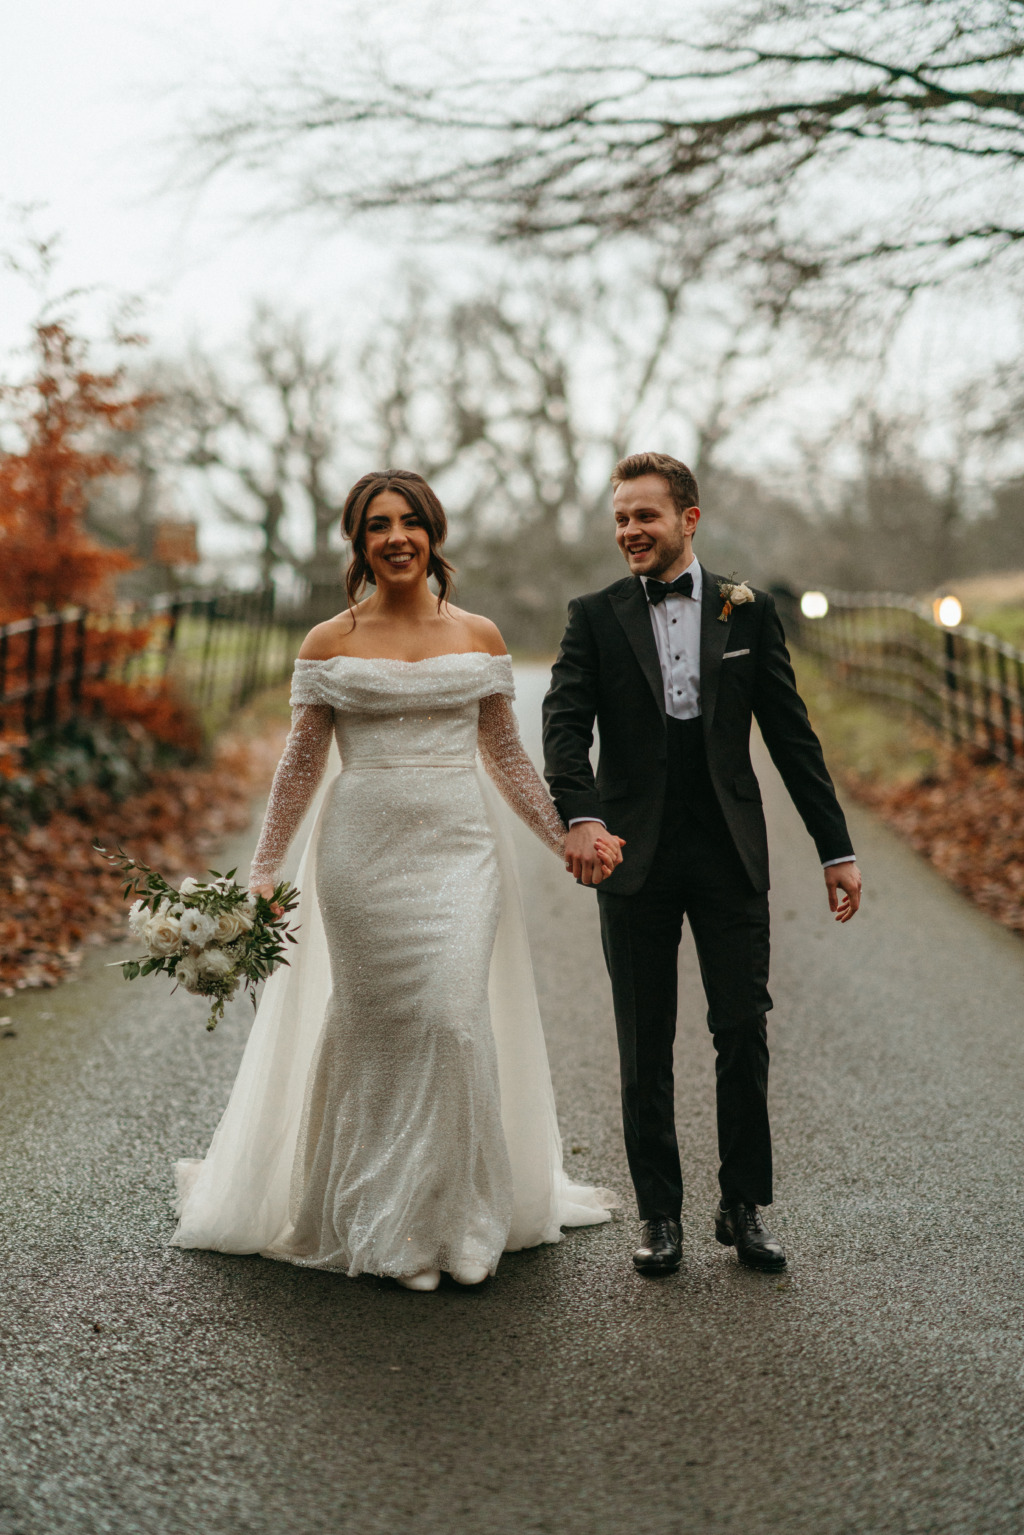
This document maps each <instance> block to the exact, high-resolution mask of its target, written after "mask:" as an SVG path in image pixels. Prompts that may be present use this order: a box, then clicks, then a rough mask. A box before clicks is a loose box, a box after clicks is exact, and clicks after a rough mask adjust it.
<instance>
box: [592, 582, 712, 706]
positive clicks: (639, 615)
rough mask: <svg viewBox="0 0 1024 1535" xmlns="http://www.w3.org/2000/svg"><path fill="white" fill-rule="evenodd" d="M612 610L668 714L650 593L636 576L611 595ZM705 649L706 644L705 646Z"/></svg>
mask: <svg viewBox="0 0 1024 1535" xmlns="http://www.w3.org/2000/svg"><path fill="white" fill-rule="evenodd" d="M608 600H609V601H610V602H611V605H612V611H613V612H614V614H615V617H616V618H617V619H618V620H619V623H620V624H621V625H622V627H623V629H624V630H625V633H626V638H627V640H628V641H629V643H630V645H631V646H632V648H633V654H634V655H635V656H636V658H637V660H638V661H639V663H640V670H641V671H642V672H643V674H644V676H645V677H646V678H647V682H648V684H649V686H650V689H651V692H652V693H653V694H654V698H655V701H656V703H657V705H658V709H659V711H660V713H661V714H664V713H665V684H664V681H663V680H662V676H661V662H660V661H659V660H658V647H657V645H656V644H655V642H654V630H653V628H652V627H651V615H650V611H649V609H648V605H647V593H646V592H645V591H644V587H643V582H642V581H641V580H640V578H639V576H634V577H633V580H632V583H631V584H630V585H629V586H628V587H627V589H626V590H625V592H622V593H617V592H616V593H612V592H609V594H608ZM701 648H702V650H703V645H702V647H701Z"/></svg>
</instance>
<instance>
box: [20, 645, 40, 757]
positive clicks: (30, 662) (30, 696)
mask: <svg viewBox="0 0 1024 1535" xmlns="http://www.w3.org/2000/svg"><path fill="white" fill-rule="evenodd" d="M38 649H39V624H38V621H37V620H35V619H33V621H32V624H31V626H30V628H29V631H28V641H27V644H26V646H25V706H24V712H23V719H24V721H25V734H26V735H27V736H30V735H31V734H32V725H33V713H32V704H33V701H34V699H35V683H36V655H37V653H38Z"/></svg>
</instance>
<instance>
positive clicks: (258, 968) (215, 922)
mask: <svg viewBox="0 0 1024 1535" xmlns="http://www.w3.org/2000/svg"><path fill="white" fill-rule="evenodd" d="M96 851H97V852H98V853H101V854H102V855H103V857H105V858H106V859H107V861H108V862H109V863H112V864H113V865H114V866H115V867H116V868H118V869H120V871H121V877H122V884H123V891H124V896H125V899H126V900H127V899H128V897H129V896H130V895H134V896H135V897H136V900H135V902H134V904H133V905H132V907H131V910H130V911H129V913H128V930H129V932H130V933H131V935H132V937H133V938H136V939H138V940H139V942H140V943H141V944H142V945H143V946H144V947H145V950H146V953H145V956H143V957H140V958H138V959H129V960H124V961H123V962H120V963H121V969H122V972H123V974H124V977H125V979H126V980H128V981H134V980H135V979H136V978H137V977H138V976H140V975H154V974H158V973H161V972H162V973H163V974H165V975H170V976H173V977H174V979H175V981H176V982H177V983H178V985H180V986H183V987H184V989H185V990H186V991H187V992H191V993H192V994H193V995H194V996H201V997H209V998H211V1000H212V1006H211V1009H210V1016H209V1019H208V1020H207V1024H206V1027H207V1028H208V1029H213V1028H216V1026H217V1023H218V1022H219V1020H220V1019H221V1018H223V1016H224V1007H225V1004H226V1003H227V1002H228V1001H230V999H231V998H232V997H233V996H234V994H235V992H236V991H237V990H238V988H239V987H240V986H241V987H243V988H244V989H245V991H247V992H248V994H249V996H250V998H251V999H252V1002H253V1006H254V1007H255V1005H256V988H257V986H258V985H259V983H260V981H264V980H266V979H267V978H268V976H270V975H272V974H273V972H274V971H275V970H276V969H277V968H278V966H280V965H286V964H287V963H288V959H287V955H286V949H285V945H286V944H288V943H295V942H296V938H295V934H294V931H293V930H292V928H291V927H290V925H289V923H288V921H287V917H288V913H289V912H291V911H293V910H294V909H295V907H296V905H297V904H298V898H299V892H298V891H297V890H296V889H295V887H294V885H289V884H287V883H281V884H279V885H276V886H273V887H271V886H269V885H267V886H261V887H260V888H259V889H257V890H246V889H245V887H244V886H242V885H239V884H238V883H237V881H236V880H235V878H234V874H235V871H234V869H231V870H229V872H228V873H227V874H219V873H218V872H217V870H216V869H211V870H210V874H211V876H212V878H211V879H210V881H209V882H206V881H205V880H199V879H193V878H192V877H191V876H190V877H189V878H188V879H184V880H182V882H181V884H180V886H179V887H178V888H177V889H176V888H175V887H174V886H173V885H171V884H170V883H169V882H168V881H167V880H166V879H164V877H163V875H162V874H158V873H157V872H156V871H155V870H154V869H151V868H149V866H148V865H147V864H144V863H138V862H136V860H135V859H134V858H129V857H128V855H127V854H126V853H124V852H122V851H121V850H120V849H119V850H118V851H117V852H116V853H108V852H107V851H106V849H105V848H101V847H97V848H96Z"/></svg>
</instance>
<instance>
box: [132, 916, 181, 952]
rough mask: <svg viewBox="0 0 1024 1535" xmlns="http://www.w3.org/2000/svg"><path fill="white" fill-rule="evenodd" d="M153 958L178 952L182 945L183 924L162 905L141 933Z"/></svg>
mask: <svg viewBox="0 0 1024 1535" xmlns="http://www.w3.org/2000/svg"><path fill="white" fill-rule="evenodd" d="M139 936H140V937H141V938H142V941H143V942H144V943H145V945H146V948H147V949H148V950H149V953H150V956H151V957H152V958H153V959H157V958H166V957H167V956H168V955H169V954H177V952H178V950H179V948H180V947H181V924H180V923H179V922H178V919H177V917H172V916H171V915H170V914H169V912H168V911H167V910H166V908H164V907H161V909H160V910H159V911H157V912H154V914H153V916H151V917H150V919H149V921H148V922H147V923H146V925H145V927H144V928H143V929H142V932H141V933H140V935H139Z"/></svg>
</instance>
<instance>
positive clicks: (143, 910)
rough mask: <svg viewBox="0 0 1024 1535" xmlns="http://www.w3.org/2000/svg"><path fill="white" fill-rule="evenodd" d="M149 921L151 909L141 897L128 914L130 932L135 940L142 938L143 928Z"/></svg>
mask: <svg viewBox="0 0 1024 1535" xmlns="http://www.w3.org/2000/svg"><path fill="white" fill-rule="evenodd" d="M148 921H149V908H148V907H147V905H146V903H145V901H143V900H142V899H141V897H140V899H139V900H137V901H136V902H135V903H134V905H133V906H132V907H131V909H130V911H129V912H128V931H129V932H130V933H131V935H132V937H133V938H141V937H142V931H143V928H144V927H145V926H146V923H147V922H148Z"/></svg>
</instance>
